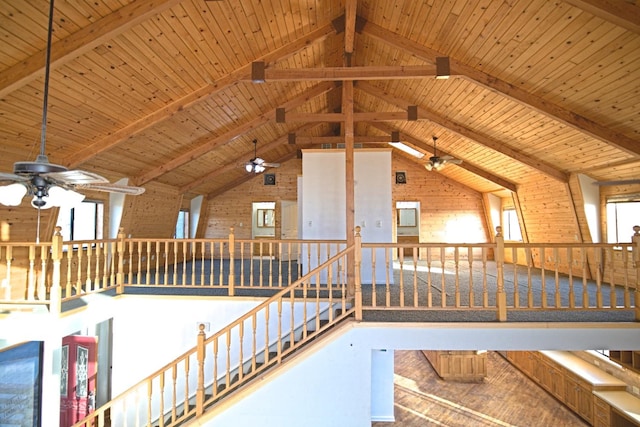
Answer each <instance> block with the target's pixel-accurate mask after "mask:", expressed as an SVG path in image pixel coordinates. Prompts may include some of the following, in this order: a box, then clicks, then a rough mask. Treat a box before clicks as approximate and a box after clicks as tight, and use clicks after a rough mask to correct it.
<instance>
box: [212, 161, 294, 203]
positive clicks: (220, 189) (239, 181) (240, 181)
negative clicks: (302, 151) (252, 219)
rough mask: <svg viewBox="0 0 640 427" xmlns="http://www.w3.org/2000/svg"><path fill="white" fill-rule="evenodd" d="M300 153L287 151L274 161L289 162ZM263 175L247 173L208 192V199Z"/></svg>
mask: <svg viewBox="0 0 640 427" xmlns="http://www.w3.org/2000/svg"><path fill="white" fill-rule="evenodd" d="M297 155H298V153H297V151H294V152H291V153H287V154H285V155H284V156H282V157H280V158H279V159H276V160H275V162H274V163H284V162H287V161H289V160H291V159H293V158H295V157H296V156H297ZM260 175H262V174H261V173H253V174H251V173H247V176H243V177H240V178H238V179H235V180H233V181H231V182H229V183H227V184H225V185H223V186H222V187H218V188H216V189H215V190H214V191H212V192H211V193H208V194H207V200H211V199H214V198H216V197H218V196H220V195H221V194H223V193H226V192H227V191H229V190H233V189H234V188H235V187H237V186H238V185H240V184H244V183H245V182H247V181H250V180H252V179H254V178H255V177H257V176H260Z"/></svg>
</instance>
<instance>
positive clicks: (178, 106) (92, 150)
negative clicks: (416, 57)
mask: <svg viewBox="0 0 640 427" xmlns="http://www.w3.org/2000/svg"><path fill="white" fill-rule="evenodd" d="M332 34H335V29H334V27H333V26H332V25H330V24H328V25H325V26H323V27H321V28H318V29H317V30H315V31H313V32H311V33H309V34H307V35H306V36H303V37H300V38H299V39H297V40H295V41H293V42H291V43H289V44H287V45H285V46H282V47H281V48H278V49H275V50H274V51H272V52H270V53H268V54H266V55H264V56H263V57H262V58H261V62H265V63H271V62H275V61H278V60H282V59H286V58H288V57H290V56H291V55H294V54H295V53H296V52H299V51H300V50H302V49H305V48H307V47H308V46H309V44H312V43H317V42H320V41H322V40H324V39H326V38H327V37H329V36H330V35H332ZM250 74H251V64H247V65H245V66H243V67H240V68H238V69H236V70H234V71H233V72H231V73H229V74H227V75H226V76H223V77H221V78H219V79H218V80H216V81H215V82H213V83H211V84H208V85H206V86H204V87H202V88H200V89H198V90H196V91H194V92H192V93H190V94H189V95H187V96H185V97H183V98H180V99H178V100H176V101H174V102H172V103H171V104H168V105H167V106H165V107H163V108H162V109H160V110H157V111H154V112H153V113H151V114H149V115H147V116H145V117H143V118H142V119H139V120H136V121H135V122H132V123H130V124H129V125H127V126H125V127H124V128H122V129H119V130H116V131H114V132H113V133H111V134H110V135H109V136H108V137H106V138H103V139H101V140H100V141H97V142H95V143H93V144H91V145H90V146H88V147H86V148H85V149H84V150H81V151H78V152H77V153H75V154H74V155H73V156H70V157H69V158H67V159H65V160H64V161H62V162H60V163H61V164H62V165H64V166H66V167H68V168H74V167H77V166H78V165H80V164H82V163H84V162H86V161H88V160H90V159H92V158H93V157H95V156H97V155H98V154H100V153H102V152H105V151H107V150H110V149H112V148H114V147H116V146H118V145H119V144H121V143H123V142H125V141H126V140H127V139H128V138H130V137H131V136H133V135H135V134H137V133H139V132H142V131H143V130H145V129H148V128H150V127H151V126H154V125H156V124H158V123H160V122H162V121H163V120H167V119H168V118H170V117H172V116H173V115H174V114H176V113H178V112H180V111H182V110H184V109H186V108H189V107H190V106H192V105H194V104H196V103H198V102H201V101H203V100H205V99H207V98H210V97H212V96H214V95H216V94H217V93H220V92H221V91H222V90H224V89H225V88H226V87H228V86H230V85H232V84H235V83H237V81H238V80H242V79H246V78H247V76H249V75H250Z"/></svg>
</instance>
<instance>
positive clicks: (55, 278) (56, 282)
mask: <svg viewBox="0 0 640 427" xmlns="http://www.w3.org/2000/svg"><path fill="white" fill-rule="evenodd" d="M51 261H52V262H53V271H52V272H51V288H50V289H49V301H50V307H49V311H50V312H51V314H57V315H59V314H60V313H61V312H62V297H61V292H62V285H61V283H60V264H61V262H62V227H60V226H56V231H55V233H53V238H52V239H51Z"/></svg>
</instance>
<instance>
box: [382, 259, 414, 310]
mask: <svg viewBox="0 0 640 427" xmlns="http://www.w3.org/2000/svg"><path fill="white" fill-rule="evenodd" d="M371 251H372V252H374V251H375V249H372V250H371ZM411 254H412V256H413V306H414V307H418V248H416V247H414V248H413V249H412V252H411ZM373 271H374V272H375V270H373ZM374 276H375V274H374Z"/></svg>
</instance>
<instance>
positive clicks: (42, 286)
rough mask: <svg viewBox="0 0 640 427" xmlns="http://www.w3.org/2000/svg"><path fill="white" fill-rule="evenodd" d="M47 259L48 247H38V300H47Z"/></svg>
mask: <svg viewBox="0 0 640 427" xmlns="http://www.w3.org/2000/svg"><path fill="white" fill-rule="evenodd" d="M48 258H49V247H48V246H46V245H42V246H40V280H38V291H37V292H38V299H39V300H41V301H43V300H47V299H48V298H47V261H48Z"/></svg>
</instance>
